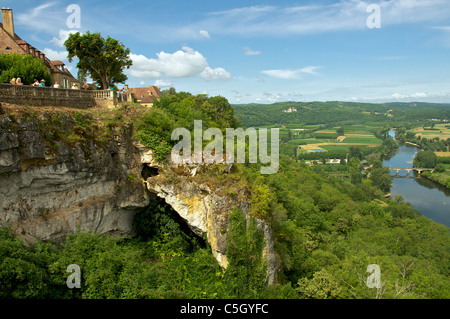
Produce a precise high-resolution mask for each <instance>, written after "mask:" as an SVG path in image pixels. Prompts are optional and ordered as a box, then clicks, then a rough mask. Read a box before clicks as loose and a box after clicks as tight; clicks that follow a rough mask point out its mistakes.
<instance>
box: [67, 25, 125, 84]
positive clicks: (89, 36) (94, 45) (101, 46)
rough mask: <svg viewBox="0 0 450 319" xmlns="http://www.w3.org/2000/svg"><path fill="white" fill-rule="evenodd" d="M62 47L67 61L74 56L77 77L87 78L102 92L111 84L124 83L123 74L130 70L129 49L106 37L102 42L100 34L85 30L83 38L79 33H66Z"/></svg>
mask: <svg viewBox="0 0 450 319" xmlns="http://www.w3.org/2000/svg"><path fill="white" fill-rule="evenodd" d="M64 45H65V47H66V49H67V51H68V58H69V61H70V62H72V60H73V58H74V57H77V58H78V60H79V61H78V64H77V68H78V69H79V70H80V72H81V74H83V73H84V74H86V75H89V76H90V77H91V78H92V79H93V80H94V81H96V82H97V83H98V84H99V85H101V87H102V88H103V89H107V88H108V87H110V86H112V85H114V84H115V83H125V81H126V80H127V79H128V78H127V76H126V75H125V74H124V73H123V71H124V69H125V68H127V69H128V68H130V67H131V65H132V64H133V61H132V60H131V59H130V57H129V55H130V49H127V48H125V46H124V45H123V44H122V43H120V42H119V41H117V40H115V39H113V38H110V37H109V36H108V37H107V38H106V39H104V38H103V37H102V36H101V34H100V33H90V32H89V31H87V32H86V34H83V35H81V34H80V33H79V32H77V33H75V34H70V36H69V38H68V39H67V40H66V42H64Z"/></svg>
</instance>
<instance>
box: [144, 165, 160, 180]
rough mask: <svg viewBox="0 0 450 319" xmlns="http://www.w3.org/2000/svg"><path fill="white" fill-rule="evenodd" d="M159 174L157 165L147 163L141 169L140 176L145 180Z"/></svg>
mask: <svg viewBox="0 0 450 319" xmlns="http://www.w3.org/2000/svg"><path fill="white" fill-rule="evenodd" d="M158 174H159V171H158V168H157V167H151V166H148V165H147V164H144V165H143V167H142V171H141V176H142V178H143V179H144V180H147V178H149V177H153V176H157V175H158Z"/></svg>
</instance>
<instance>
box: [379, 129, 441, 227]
mask: <svg viewBox="0 0 450 319" xmlns="http://www.w3.org/2000/svg"><path fill="white" fill-rule="evenodd" d="M389 134H390V135H391V136H395V135H394V134H395V133H394V131H391V132H390V133H389ZM418 151H419V149H418V148H417V147H415V146H410V145H400V147H399V149H398V150H397V151H395V152H393V153H392V154H389V155H387V156H385V159H384V160H383V166H385V167H389V166H390V167H412V162H413V159H414V156H415V155H416V153H417V152H418ZM412 174H413V173H412V172H410V175H412ZM414 174H415V176H416V177H415V178H394V180H393V181H392V188H391V193H392V198H394V196H395V195H402V196H403V198H404V199H405V202H409V203H411V204H412V206H413V207H414V209H416V210H418V211H419V212H421V213H422V215H424V216H425V217H427V218H430V219H432V220H434V221H435V222H437V223H440V224H444V225H446V226H447V227H450V190H449V189H446V188H445V187H442V186H441V185H438V184H437V183H435V182H433V181H430V180H428V179H426V178H421V177H417V173H416V172H415V173H414ZM391 175H395V171H393V170H392V171H391ZM399 176H406V171H404V170H402V171H400V172H399Z"/></svg>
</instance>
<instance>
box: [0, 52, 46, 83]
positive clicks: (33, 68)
mask: <svg viewBox="0 0 450 319" xmlns="http://www.w3.org/2000/svg"><path fill="white" fill-rule="evenodd" d="M12 78H16V79H17V78H20V79H21V81H22V83H23V84H24V85H29V84H33V83H34V80H35V79H37V80H39V81H40V80H45V83H46V84H47V86H48V85H51V84H52V77H51V75H50V73H49V72H48V70H47V68H46V67H45V65H44V62H42V61H41V60H39V59H35V58H33V57H32V56H31V55H28V54H26V55H21V54H18V53H13V54H0V83H9V81H11V79H12Z"/></svg>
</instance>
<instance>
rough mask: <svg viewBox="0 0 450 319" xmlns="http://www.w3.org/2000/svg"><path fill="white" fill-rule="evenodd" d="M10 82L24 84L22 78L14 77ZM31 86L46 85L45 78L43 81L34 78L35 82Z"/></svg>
mask: <svg viewBox="0 0 450 319" xmlns="http://www.w3.org/2000/svg"><path fill="white" fill-rule="evenodd" d="M9 83H11V84H15V85H23V83H22V80H21V79H20V78H17V79H16V78H12V79H11V81H9ZM31 86H40V87H44V86H45V80H41V82H39V81H38V80H36V79H34V81H33V84H31Z"/></svg>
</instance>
